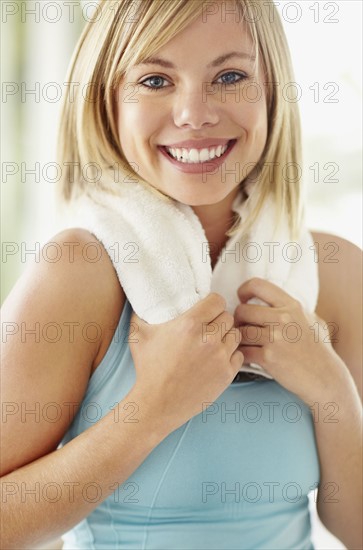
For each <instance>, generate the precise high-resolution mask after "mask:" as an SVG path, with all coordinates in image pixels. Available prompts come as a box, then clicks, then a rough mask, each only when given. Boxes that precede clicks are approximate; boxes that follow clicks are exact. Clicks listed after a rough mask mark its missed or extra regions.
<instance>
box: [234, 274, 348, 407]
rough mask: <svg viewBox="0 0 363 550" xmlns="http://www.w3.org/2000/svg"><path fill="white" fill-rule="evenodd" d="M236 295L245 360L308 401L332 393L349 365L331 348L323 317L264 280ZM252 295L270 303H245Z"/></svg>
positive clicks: (245, 286)
mask: <svg viewBox="0 0 363 550" xmlns="http://www.w3.org/2000/svg"><path fill="white" fill-rule="evenodd" d="M238 296H239V299H240V301H241V304H240V305H238V306H237V307H236V309H235V312H234V319H235V326H236V327H239V329H240V331H241V334H242V340H241V343H240V346H239V347H240V348H241V351H242V352H243V354H244V357H245V360H244V362H245V363H257V364H258V365H261V367H263V368H264V369H265V370H266V372H267V373H268V374H270V375H271V376H272V377H273V378H274V379H275V380H276V381H277V382H279V384H281V385H282V386H284V387H285V388H286V389H287V390H289V391H291V392H293V393H295V394H296V395H297V396H298V397H299V398H300V399H302V400H303V401H305V403H307V404H311V403H312V402H315V401H321V400H322V398H324V396H326V398H327V399H328V400H329V396H334V395H335V394H336V393H337V390H338V389H339V387H340V384H341V383H342V381H343V379H344V374H345V371H347V367H346V365H345V364H344V362H343V361H342V359H341V358H340V357H339V356H338V354H337V353H336V352H335V351H334V349H333V347H332V345H331V342H330V336H329V331H328V329H327V327H326V324H325V323H324V321H322V320H321V319H320V318H319V317H318V316H317V315H316V314H315V313H308V312H306V311H305V310H304V309H303V306H302V304H301V303H300V302H299V301H298V300H295V299H294V298H292V296H290V295H289V294H287V293H286V292H285V291H284V290H282V289H281V288H280V287H278V286H276V285H274V284H273V283H270V282H269V281H266V280H264V279H260V278H257V277H255V278H253V279H249V280H248V281H246V282H245V283H243V284H242V285H241V286H240V287H239V289H238ZM251 298H259V299H261V300H263V301H264V302H266V303H267V304H268V305H267V306H266V305H256V304H247V303H246V302H248V300H250V299H251ZM338 328H339V327H338Z"/></svg>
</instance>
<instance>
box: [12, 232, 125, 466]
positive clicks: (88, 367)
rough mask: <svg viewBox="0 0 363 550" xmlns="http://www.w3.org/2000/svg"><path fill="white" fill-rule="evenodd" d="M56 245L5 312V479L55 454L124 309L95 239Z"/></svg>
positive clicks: (58, 239)
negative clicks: (35, 461) (14, 472)
mask: <svg viewBox="0 0 363 550" xmlns="http://www.w3.org/2000/svg"><path fill="white" fill-rule="evenodd" d="M50 243H51V247H52V252H51V248H50V247H49V246H48V249H47V248H46V247H47V244H45V245H44V247H43V249H42V251H45V250H47V253H42V254H40V257H39V262H36V261H34V263H33V264H31V265H29V266H28V267H27V269H26V270H25V272H24V273H23V275H22V276H21V277H20V278H19V280H18V281H17V283H16V284H15V285H14V287H13V289H12V290H11V292H10V294H9V296H8V297H7V299H6V300H5V302H4V304H3V307H2V329H3V337H2V342H1V345H2V364H1V383H2V399H3V401H4V402H5V403H6V410H5V413H4V414H3V415H2V419H1V420H2V428H1V448H2V464H1V472H2V474H4V473H7V472H9V471H12V470H13V469H15V468H19V467H21V466H22V465H24V464H27V463H29V462H32V461H33V460H36V459H37V458H39V457H40V456H43V455H45V454H47V453H49V452H51V451H53V450H55V449H56V447H57V446H58V444H59V442H60V440H61V439H62V437H63V435H64V433H65V432H66V430H67V429H68V427H69V425H70V423H71V422H72V420H73V417H74V415H75V414H76V412H77V410H78V408H79V406H80V405H81V402H82V400H83V397H84V394H85V391H86V389H87V384H88V381H89V378H90V375H91V373H92V369H93V368H94V365H95V364H96V363H97V361H99V360H100V357H102V354H104V353H105V350H106V349H107V347H108V345H109V342H110V341H111V339H112V336H113V332H112V329H113V330H114V329H115V327H116V326H117V322H118V320H119V317H120V314H121V312H122V308H123V305H124V302H125V295H124V292H123V290H122V288H121V286H120V284H119V281H118V278H117V275H116V272H115V270H114V267H113V264H112V262H111V259H110V258H109V256H108V254H107V252H106V250H105V249H104V247H103V246H102V245H101V244H100V243H99V241H98V240H97V239H96V238H95V237H94V236H93V235H92V234H90V233H89V232H88V231H85V230H84V229H79V228H73V229H67V230H65V231H62V232H60V233H58V234H57V235H55V236H54V237H53V238H51V239H50V240H49V241H48V245H49V244H50ZM55 252H56V255H54V253H55ZM55 258H56V261H55ZM49 404H51V405H52V406H51V407H49ZM70 404H72V407H70V406H69V405H70ZM27 411H33V414H32V413H31V412H27Z"/></svg>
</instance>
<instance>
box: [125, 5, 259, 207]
mask: <svg viewBox="0 0 363 550" xmlns="http://www.w3.org/2000/svg"><path fill="white" fill-rule="evenodd" d="M214 5H219V11H218V12H217V13H215V14H213V15H209V14H207V13H205V14H204V18H203V17H202V16H201V17H200V18H199V19H197V20H196V21H194V22H193V23H191V24H190V25H189V26H188V27H187V28H186V29H184V30H183V31H182V32H180V33H179V34H178V35H176V36H175V37H174V38H173V39H172V40H170V41H169V42H168V44H166V45H165V46H164V47H163V48H161V49H160V50H159V51H158V52H157V55H155V56H153V59H154V58H155V57H157V58H158V60H155V59H154V61H153V62H151V60H150V62H148V63H145V64H142V65H137V66H134V67H132V68H131V69H130V70H129V71H128V72H127V73H126V75H125V77H124V78H123V80H122V81H121V83H120V86H119V89H118V97H117V99H118V132H119V137H120V142H121V146H122V149H123V151H124V154H125V156H126V158H127V160H128V162H129V163H132V166H133V168H134V169H135V170H136V171H137V172H138V174H139V176H141V177H142V178H143V179H145V180H146V181H147V182H149V183H150V184H151V185H152V186H154V187H155V188H157V189H159V190H160V191H162V192H163V193H165V194H167V195H169V196H170V197H172V198H174V199H176V200H178V201H180V202H182V203H184V204H189V205H191V206H193V205H194V206H196V205H208V204H215V203H218V202H220V201H222V200H223V199H224V198H225V197H227V195H229V194H231V193H232V194H233V191H234V190H235V191H236V190H237V187H238V184H239V183H240V182H241V181H242V180H243V179H244V178H245V177H246V175H247V174H248V173H249V172H250V171H251V169H252V167H253V165H254V164H255V163H256V162H257V161H258V160H259V158H260V156H261V154H262V152H263V149H264V146H265V142H266V137H267V111H266V97H265V86H264V84H263V82H264V78H263V74H262V70H261V67H260V68H259V71H258V73H257V74H256V73H254V67H253V45H252V40H251V38H250V36H249V34H248V32H247V29H246V27H245V26H244V23H243V21H242V19H240V20H239V16H238V13H237V10H236V12H235V14H234V15H233V14H230V13H229V14H228V13H224V12H223V9H222V8H223V6H225V3H223V4H222V3H218V4H216V3H214ZM224 11H225V10H224ZM203 19H204V21H203ZM232 52H237V54H238V56H237V55H233V56H232V55H229V54H231V53H232ZM206 140H207V141H206ZM232 140H233V141H232ZM183 142H187V143H183ZM166 146H167V147H168V148H169V149H168V150H167V149H165V147H166ZM226 147H228V148H227V150H226V152H224V151H225V149H226ZM171 155H173V156H174V157H175V156H176V157H177V158H176V159H175V158H172V156H171ZM220 155H221V156H220ZM181 157H182V158H181ZM213 157H214V158H213ZM178 159H179V160H178Z"/></svg>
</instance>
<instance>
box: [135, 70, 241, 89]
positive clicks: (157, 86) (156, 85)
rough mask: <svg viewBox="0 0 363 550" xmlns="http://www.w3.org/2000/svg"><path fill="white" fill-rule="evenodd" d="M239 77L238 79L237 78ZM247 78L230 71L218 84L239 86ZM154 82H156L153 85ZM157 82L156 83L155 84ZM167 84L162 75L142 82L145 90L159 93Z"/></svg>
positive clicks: (150, 77)
mask: <svg viewBox="0 0 363 550" xmlns="http://www.w3.org/2000/svg"><path fill="white" fill-rule="evenodd" d="M231 75H232V79H231V78H228V80H227V81H224V82H218V80H219V79H220V78H225V77H230V76H231ZM236 77H237V78H236ZM246 78H248V77H247V75H245V74H242V73H237V72H235V71H229V72H227V73H224V74H222V75H221V76H220V77H219V78H218V80H217V83H218V84H222V85H224V86H229V85H231V84H238V82H241V81H242V80H245V79H246ZM148 81H150V83H151V85H149V84H146V82H148ZM152 81H153V82H154V83H153V84H152ZM155 81H156V82H155ZM164 82H166V78H164V77H163V76H160V75H153V76H149V77H148V78H146V79H145V80H143V81H142V82H140V84H141V85H142V86H144V87H145V88H147V89H148V90H150V91H151V92H157V91H159V90H163V89H164V88H167V86H163V85H162V84H163V83H164Z"/></svg>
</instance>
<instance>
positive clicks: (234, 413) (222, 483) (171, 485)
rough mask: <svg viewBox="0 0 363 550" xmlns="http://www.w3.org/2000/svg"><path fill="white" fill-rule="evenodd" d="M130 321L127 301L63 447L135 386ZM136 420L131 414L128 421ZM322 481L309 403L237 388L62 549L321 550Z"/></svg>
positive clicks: (87, 491)
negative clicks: (317, 511)
mask: <svg viewBox="0 0 363 550" xmlns="http://www.w3.org/2000/svg"><path fill="white" fill-rule="evenodd" d="M131 313H132V308H131V305H130V303H129V302H128V301H126V303H125V306H124V309H123V312H122V315H121V317H120V321H119V323H118V327H117V329H116V331H115V334H114V337H113V339H112V342H111V344H110V346H109V348H108V350H107V353H106V355H105V357H104V359H103V360H102V362H101V363H100V365H99V366H98V367H97V369H96V370H95V372H94V373H93V375H92V377H91V379H90V381H89V384H88V387H87V392H86V394H85V396H84V400H83V402H82V405H81V407H80V409H79V410H78V413H77V415H76V417H75V418H74V421H73V423H72V424H71V426H70V427H69V430H68V431H67V433H66V434H65V436H64V438H63V440H62V442H61V445H65V444H66V443H67V442H69V441H70V440H71V439H73V438H75V437H77V435H79V434H80V433H82V432H83V431H85V430H86V429H87V428H89V427H90V426H92V425H93V424H94V423H95V422H97V421H98V420H100V419H101V418H102V417H103V416H104V415H106V414H108V413H109V412H110V410H111V409H112V408H114V407H115V404H116V403H117V402H119V401H121V400H122V399H123V398H124V397H125V396H126V395H127V393H128V392H129V391H130V389H131V388H132V387H133V385H134V383H135V379H136V377H135V368H134V364H133V360H132V356H131V353H130V348H129V345H128V343H127V338H128V332H129V325H130V317H131ZM145 368H147V365H145ZM133 416H134V417H136V416H137V414H135V410H134V408H133V406H131V407H130V417H129V420H132V417H133ZM115 421H117V417H116V416H115ZM120 429H122V427H121V426H120ZM110 452H112V450H110ZM125 452H127V450H126V449H125ZM319 479H320V472H319V461H318V454H317V449H316V444H315V436H314V426H313V419H312V415H311V412H310V410H309V408H308V407H307V406H306V405H305V404H304V402H303V401H301V400H300V399H298V398H297V397H296V396H295V394H293V393H291V392H289V391H287V390H285V389H284V388H283V387H282V386H281V385H279V384H278V383H276V382H274V381H272V380H267V379H263V380H255V381H249V382H245V383H241V384H232V385H230V386H229V387H228V388H227V389H226V390H225V391H224V392H223V393H222V394H221V396H220V397H219V398H218V400H217V401H215V402H214V403H213V404H210V405H208V404H206V405H205V409H204V410H203V412H201V413H200V414H199V415H197V416H194V417H193V418H192V419H191V420H189V421H188V422H186V423H185V424H184V425H182V426H181V427H180V428H178V429H177V430H175V431H174V432H172V433H171V434H169V435H168V436H167V437H166V438H165V439H164V440H163V441H162V442H161V443H160V444H159V445H158V446H157V447H156V448H155V449H154V450H153V451H152V452H151V453H150V454H149V455H148V456H147V458H146V459H145V460H144V462H143V463H142V464H141V465H140V466H139V468H137V469H136V470H135V471H134V473H133V474H132V475H131V476H130V477H129V478H128V479H127V480H126V481H124V482H123V483H120V484H117V483H116V484H115V491H114V493H113V494H111V495H110V496H109V497H108V498H107V499H106V500H104V501H103V502H102V503H101V504H100V505H99V506H98V507H97V508H96V509H95V510H94V511H93V512H92V513H91V514H90V515H89V516H88V517H87V518H85V519H84V520H83V521H81V522H80V523H79V524H78V525H76V526H75V527H74V528H73V529H71V530H70V531H68V532H67V533H66V534H65V535H64V536H63V541H64V547H63V548H64V550H77V549H81V548H82V549H87V550H91V549H99V550H115V549H120V550H134V549H135V550H136V549H138V550H141V549H142V550H146V549H147V550H151V549H153V550H162V549H163V550H171V549H189V550H191V549H193V550H212V549H219V550H221V549H223V550H226V549H228V550H231V549H248V550H252V549H268V550H272V549H276V550H277V549H278V550H282V549H303V548H306V549H313V548H314V547H313V544H312V542H311V524H310V515H309V507H308V497H307V495H308V493H309V492H310V491H311V490H313V489H315V488H316V486H317V484H318V483H319ZM97 485H98V487H97ZM100 489H101V487H100V485H99V484H97V481H95V482H94V484H93V486H92V485H90V486H89V487H85V488H84V495H85V498H86V499H90V500H91V499H93V498H95V499H96V498H97V492H99V491H100Z"/></svg>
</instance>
